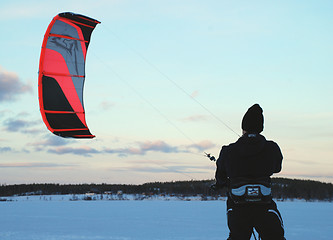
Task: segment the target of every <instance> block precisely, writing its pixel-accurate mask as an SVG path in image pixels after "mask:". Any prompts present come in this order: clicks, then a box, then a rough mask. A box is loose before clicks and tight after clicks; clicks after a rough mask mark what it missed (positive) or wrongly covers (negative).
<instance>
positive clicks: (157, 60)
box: [0, 0, 333, 184]
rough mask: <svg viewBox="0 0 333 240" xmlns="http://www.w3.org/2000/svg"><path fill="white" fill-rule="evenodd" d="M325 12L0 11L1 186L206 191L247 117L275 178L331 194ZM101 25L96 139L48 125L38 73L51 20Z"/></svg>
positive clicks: (297, 7) (11, 5)
mask: <svg viewBox="0 0 333 240" xmlns="http://www.w3.org/2000/svg"><path fill="white" fill-rule="evenodd" d="M332 11H333V2H332V1H324V0H306V1H304V0H302V1H301V0H299V1H298V0H295V1H289V0H282V1H264V0H262V1H260V0H254V1H240V0H237V1H224V0H207V1H196V0H191V1H190V0H182V1H175V0H169V1H156V0H154V1H153V0H131V1H128V0H105V1H98V0H96V1H85V0H80V1H76V0H66V1H64V0H59V1H45V0H43V1H37V0H31V1H23V0H22V1H21V0H8V1H7V0H4V1H1V2H0V30H1V36H2V37H1V39H0V131H1V135H0V184H21V183H61V184H65V183H124V184H127V183H130V184H141V183H145V182H155V181H178V180H202V179H213V178H214V173H215V163H214V162H211V161H209V159H208V158H205V157H204V152H208V153H211V154H213V155H215V156H218V154H219V151H220V149H221V146H223V145H228V144H229V143H232V142H235V141H237V139H238V138H239V135H241V133H242V132H241V120H242V117H243V115H244V114H245V112H246V111H247V109H248V108H249V107H250V106H252V105H253V104H255V103H259V104H260V106H261V107H262V108H263V110H264V118H265V128H264V131H263V133H262V134H263V135H264V136H265V137H266V138H267V139H269V140H273V141H275V142H277V143H278V144H279V146H280V148H281V150H282V153H283V156H284V160H283V169H282V171H281V173H279V174H276V175H275V176H276V177H288V178H298V179H313V180H320V181H325V182H333V161H332V160H333V148H332V144H333V140H332V139H333V126H332V120H333V108H332V103H333V95H332V89H333V83H332V77H333V68H332V60H333V59H332V56H333V47H332V42H333V31H332V25H333V15H332ZM61 12H74V13H79V14H83V15H86V16H89V17H91V18H94V19H97V20H99V21H100V22H101V24H99V25H98V26H97V27H96V28H95V30H94V32H93V34H92V37H91V42H90V45H89V49H88V53H87V59H86V80H85V87H84V107H85V112H86V120H87V124H88V126H89V129H90V131H91V132H92V134H94V135H96V138H94V139H67V138H66V139H65V138H61V137H58V136H55V135H53V134H52V133H51V132H49V131H48V130H47V128H46V126H45V124H44V123H43V120H42V117H41V114H40V111H39V103H38V91H37V90H38V67H39V57H40V51H41V45H42V41H43V36H44V33H45V31H46V29H47V26H48V25H49V23H50V21H51V20H52V18H53V17H54V16H56V15H57V14H58V13H61Z"/></svg>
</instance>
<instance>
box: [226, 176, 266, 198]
mask: <svg viewBox="0 0 333 240" xmlns="http://www.w3.org/2000/svg"><path fill="white" fill-rule="evenodd" d="M228 196H229V197H230V198H231V199H232V200H233V202H234V203H236V204H249V203H253V204H263V203H270V202H271V201H272V190H271V181H270V178H269V177H268V178H234V179H230V184H229V189H228Z"/></svg>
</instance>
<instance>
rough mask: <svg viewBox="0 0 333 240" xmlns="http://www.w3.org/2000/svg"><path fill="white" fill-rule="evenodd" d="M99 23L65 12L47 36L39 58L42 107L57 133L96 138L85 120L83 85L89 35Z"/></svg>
mask: <svg viewBox="0 0 333 240" xmlns="http://www.w3.org/2000/svg"><path fill="white" fill-rule="evenodd" d="M99 23H100V22H99V21H97V20H95V19H92V18H89V17H86V16H83V15H80V14H75V13H70V12H64V13H60V14H58V15H57V16H55V17H54V18H53V20H52V21H51V23H50V24H49V26H48V28H47V30H46V33H45V35H44V40H43V45H42V50H41V54H40V61H39V73H38V95H39V107H40V112H41V115H42V118H43V121H44V123H45V125H46V127H47V128H48V129H49V130H50V131H51V132H52V133H54V134H55V135H58V136H61V137H72V138H94V137H95V136H94V135H92V134H91V133H90V130H89V128H88V126H87V123H86V120H85V111H84V106H83V86H84V80H85V60H86V55H87V49H88V45H89V42H90V37H91V34H92V32H93V30H94V29H95V27H96V25H97V24H99Z"/></svg>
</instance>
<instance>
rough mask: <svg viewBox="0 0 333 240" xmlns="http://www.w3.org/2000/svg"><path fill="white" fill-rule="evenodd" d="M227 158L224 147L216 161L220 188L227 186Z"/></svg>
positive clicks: (216, 173) (217, 184) (216, 176)
mask: <svg viewBox="0 0 333 240" xmlns="http://www.w3.org/2000/svg"><path fill="white" fill-rule="evenodd" d="M225 158H226V147H225V146H223V147H222V149H221V151H220V155H219V158H218V159H217V161H216V172H215V180H216V186H217V187H218V188H222V187H224V186H226V185H227V180H228V178H227V173H226V167H225V160H226V159H225Z"/></svg>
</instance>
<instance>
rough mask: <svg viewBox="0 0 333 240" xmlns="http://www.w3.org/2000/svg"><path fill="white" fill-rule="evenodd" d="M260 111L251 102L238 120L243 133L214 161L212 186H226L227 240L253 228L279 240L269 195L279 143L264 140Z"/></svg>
mask: <svg viewBox="0 0 333 240" xmlns="http://www.w3.org/2000/svg"><path fill="white" fill-rule="evenodd" d="M262 113H263V110H262V108H261V107H260V106H259V105H258V104H255V105H253V106H252V107H250V108H249V109H248V111H247V112H246V113H245V115H244V117H243V120H242V129H243V136H242V137H240V138H239V139H238V141H237V142H235V143H232V144H230V145H228V146H223V147H222V149H221V152H220V155H219V158H218V159H217V162H216V167H217V168H216V174H215V178H216V185H215V188H222V187H224V186H227V187H228V192H227V193H228V200H227V217H228V227H229V230H230V234H229V238H228V239H230V240H248V239H250V238H251V234H252V232H253V228H255V229H256V231H257V232H258V233H259V235H260V237H261V238H262V239H263V240H282V239H285V238H284V228H283V222H282V218H281V215H280V212H279V211H278V209H277V206H276V203H275V202H274V201H273V200H272V196H271V186H270V185H271V178H270V177H271V176H272V175H273V173H278V172H280V171H281V163H282V158H283V157H282V153H281V151H280V148H279V146H278V145H277V144H276V143H275V142H273V141H268V140H266V139H265V137H264V136H262V135H260V133H261V132H262V131H263V129H264V117H263V114H262Z"/></svg>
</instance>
